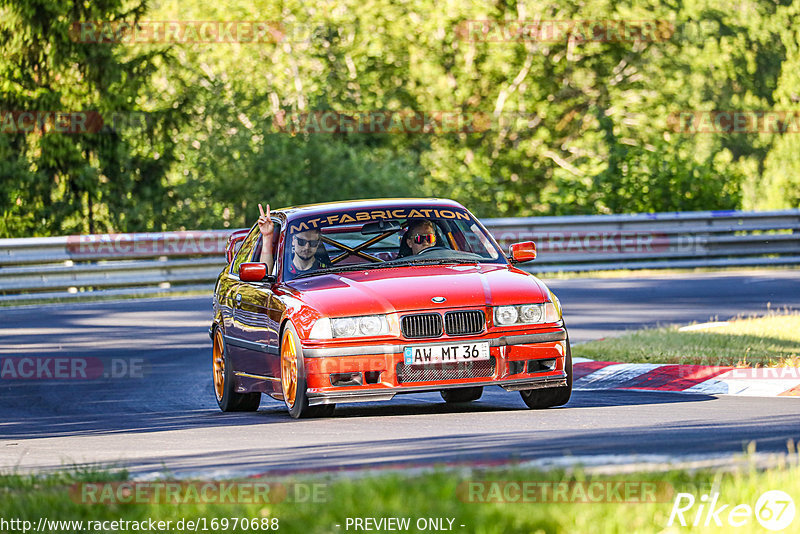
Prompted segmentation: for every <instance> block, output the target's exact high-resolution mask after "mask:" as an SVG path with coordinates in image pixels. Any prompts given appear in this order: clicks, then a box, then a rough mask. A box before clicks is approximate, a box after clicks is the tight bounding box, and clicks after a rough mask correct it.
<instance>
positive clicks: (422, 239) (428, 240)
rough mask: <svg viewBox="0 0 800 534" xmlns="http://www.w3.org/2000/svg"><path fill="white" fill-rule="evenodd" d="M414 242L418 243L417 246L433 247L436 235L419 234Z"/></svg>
mask: <svg viewBox="0 0 800 534" xmlns="http://www.w3.org/2000/svg"><path fill="white" fill-rule="evenodd" d="M412 241H414V243H416V244H417V245H422V244H430V245H432V244H433V243H434V242H435V241H436V235H435V234H417V235H415V236H414V238H413V239H412Z"/></svg>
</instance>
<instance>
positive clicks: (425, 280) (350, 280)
mask: <svg viewBox="0 0 800 534" xmlns="http://www.w3.org/2000/svg"><path fill="white" fill-rule="evenodd" d="M286 286H287V287H288V288H290V290H292V292H293V293H295V296H296V297H297V298H299V299H300V300H302V301H303V302H305V303H306V304H307V305H309V306H311V307H313V308H314V309H316V310H317V311H319V312H320V313H321V314H322V315H325V316H328V317H341V316H357V315H369V314H374V313H392V312H395V311H412V310H427V309H436V308H462V307H475V306H479V307H482V306H488V305H490V306H498V305H503V304H522V303H537V302H544V301H546V300H548V290H547V287H546V286H545V285H544V284H543V283H542V282H541V281H540V280H539V279H537V278H536V277H535V276H533V275H530V274H528V273H526V272H524V271H521V270H519V269H517V268H515V267H512V266H509V265H491V264H488V265H487V264H482V265H419V266H409V267H393V268H389V269H370V270H363V271H352V272H343V273H331V274H323V275H319V276H314V277H310V278H303V279H299V280H293V281H291V282H289V283H287V284H286ZM434 297H444V298H445V299H446V300H445V302H443V303H434V302H433V301H432V300H431V299H432V298H434Z"/></svg>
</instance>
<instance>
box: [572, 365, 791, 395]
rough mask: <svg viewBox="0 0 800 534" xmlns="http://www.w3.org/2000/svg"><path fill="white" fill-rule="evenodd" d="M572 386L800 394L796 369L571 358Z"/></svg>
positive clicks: (718, 393) (591, 388) (718, 392)
mask: <svg viewBox="0 0 800 534" xmlns="http://www.w3.org/2000/svg"><path fill="white" fill-rule="evenodd" d="M573 377H574V378H573V380H574V381H573V389H576V390H597V389H621V390H646V391H673V392H681V393H700V394H705V395H744V396H750V397H800V368H798V367H762V368H758V369H753V368H737V367H731V366H725V367H716V366H710V365H677V364H648V363H616V362H598V361H594V360H587V359H585V358H575V359H574V360H573Z"/></svg>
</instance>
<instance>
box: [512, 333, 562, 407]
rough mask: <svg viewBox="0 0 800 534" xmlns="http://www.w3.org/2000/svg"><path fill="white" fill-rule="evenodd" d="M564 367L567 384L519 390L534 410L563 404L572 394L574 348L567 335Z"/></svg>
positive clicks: (523, 398) (526, 402)
mask: <svg viewBox="0 0 800 534" xmlns="http://www.w3.org/2000/svg"><path fill="white" fill-rule="evenodd" d="M564 369H565V370H566V372H567V385H566V386H561V387H557V388H542V389H525V390H522V391H520V392H519V394H520V395H521V396H522V400H523V401H525V404H527V405H528V408H531V409H532V410H539V409H542V408H552V407H553V406H563V405H564V404H566V403H568V402H569V398H570V397H571V396H572V348H571V347H570V345H569V335H568V336H567V354H566V356H565V358H564Z"/></svg>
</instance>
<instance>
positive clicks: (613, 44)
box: [0, 0, 800, 236]
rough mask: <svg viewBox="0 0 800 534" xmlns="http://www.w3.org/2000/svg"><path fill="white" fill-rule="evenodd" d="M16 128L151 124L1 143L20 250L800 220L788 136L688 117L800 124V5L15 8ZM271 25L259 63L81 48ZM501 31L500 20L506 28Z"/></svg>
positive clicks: (110, 0)
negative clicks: (435, 226)
mask: <svg viewBox="0 0 800 534" xmlns="http://www.w3.org/2000/svg"><path fill="white" fill-rule="evenodd" d="M0 14H2V17H0V50H2V52H3V54H2V55H1V56H0V111H14V110H48V111H49V110H96V111H98V112H99V113H101V114H105V115H108V114H111V113H114V112H117V113H130V112H143V113H146V114H147V115H146V116H147V121H146V124H145V125H144V126H143V127H126V128H123V129H121V130H119V131H117V132H115V133H106V134H85V135H74V134H71V135H56V134H50V135H40V134H3V133H0V236H23V235H49V234H63V233H71V232H89V231H95V232H97V231H137V230H151V229H158V230H160V229H180V228H217V227H238V226H244V225H248V224H250V223H251V222H252V220H253V218H254V217H255V216H256V209H257V208H256V207H255V206H256V205H257V203H258V202H262V203H263V202H269V203H270V204H272V205H273V206H284V205H291V204H299V203H307V202H316V201H326V200H339V199H348V198H363V197H381V196H420V195H431V196H443V197H450V198H455V199H457V200H459V201H461V202H463V203H464V204H465V205H467V206H468V207H469V208H470V209H472V210H473V211H475V212H476V214H478V215H479V216H526V215H536V214H572V213H619V212H638V211H672V210H706V209H732V208H743V209H775V208H786V207H797V206H799V205H800V179H798V176H800V159H798V158H800V156H798V154H800V143H799V142H798V140H797V139H798V135H797V134H792V133H784V134H780V133H766V132H743V133H686V132H682V131H676V129H675V124H674V121H673V120H672V119H671V117H674V115H675V114H677V113H680V112H682V111H715V110H721V111H727V110H745V111H778V112H780V111H793V110H794V111H798V110H800V96H798V90H797V87H798V86H800V78H798V72H799V70H798V67H800V44H799V41H800V38H799V37H798V32H799V31H800V30H798V28H800V7H799V6H798V5H797V4H796V3H793V2H789V1H782V2H773V1H766V0H741V1H739V2H737V3H736V4H735V5H732V6H731V5H728V4H725V3H720V2H719V1H718V0H692V1H691V2H683V3H677V4H676V3H673V2H666V1H664V0H624V1H621V2H609V1H607V0H587V1H583V2H576V1H568V2H558V3H556V2H546V1H542V0H530V1H526V2H510V3H507V2H499V3H486V2H483V1H481V0H468V1H462V0H445V1H443V2H432V1H430V0H404V1H401V2H398V1H396V0H343V1H340V2H307V1H302V0H287V1H284V2H281V3H276V2H271V1H267V0H255V1H244V0H230V1H226V2H220V3H217V4H213V3H212V4H209V3H207V2H201V1H200V0H182V1H178V0H162V1H160V2H157V3H152V4H151V5H147V4H146V3H145V2H144V0H141V1H136V0H102V1H98V2H78V1H67V2H58V1H56V0H32V1H29V2H26V3H20V2H16V1H13V0H0ZM81 20H94V21H107V20H125V21H133V20H149V21H197V20H222V21H271V22H274V23H275V24H276V27H278V28H280V30H281V32H282V34H281V35H282V37H281V36H280V35H279V37H280V38H275V39H272V40H270V39H267V40H266V42H258V43H156V44H139V43H106V44H98V43H91V42H90V43H82V42H76V40H74V39H71V38H70V34H69V29H70V25H71V24H72V22H74V21H81ZM507 20H524V21H533V20H545V21H581V20H592V21H598V20H599V21H605V20H628V21H632V20H633V21H637V20H638V21H642V20H651V21H660V22H659V25H658V26H657V28H658V30H657V31H656V33H653V34H652V37H653V38H652V39H641V40H635V41H626V40H619V39H606V40H597V41H588V42H582V41H581V40H580V39H576V38H575V34H573V37H572V38H567V37H566V36H562V37H561V38H559V39H555V40H535V39H517V40H515V39H513V38H510V39H506V40H503V39H502V38H501V39H498V37H501V36H502V35H505V36H506V37H508V36H509V35H511V34H509V33H508V32H506V33H505V34H501V33H500V32H499V31H495V32H494V33H493V34H491V37H493V39H481V38H477V39H476V38H475V37H476V36H478V35H479V34H478V33H474V26H473V33H471V34H470V33H469V32H468V31H464V30H465V29H466V28H470V26H468V25H469V24H470V21H491V22H493V23H494V24H495V25H497V26H496V28H497V27H499V26H502V24H501V23H502V21H507ZM487 24H489V22H487ZM316 110H337V111H340V112H353V111H372V110H400V111H409V110H417V111H421V112H437V111H444V112H452V113H463V114H464V115H465V116H470V117H473V116H476V115H475V114H480V116H481V117H484V118H485V119H486V121H485V122H484V123H482V127H481V128H478V131H475V132H467V131H457V132H450V133H425V134H419V133H377V134H376V133H342V132H339V133H333V134H330V133H299V134H297V135H291V134H289V133H287V132H285V131H282V130H281V129H280V128H276V126H275V124H276V121H279V119H280V117H282V116H284V115H285V114H289V116H291V114H293V113H308V112H313V111H316Z"/></svg>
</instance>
